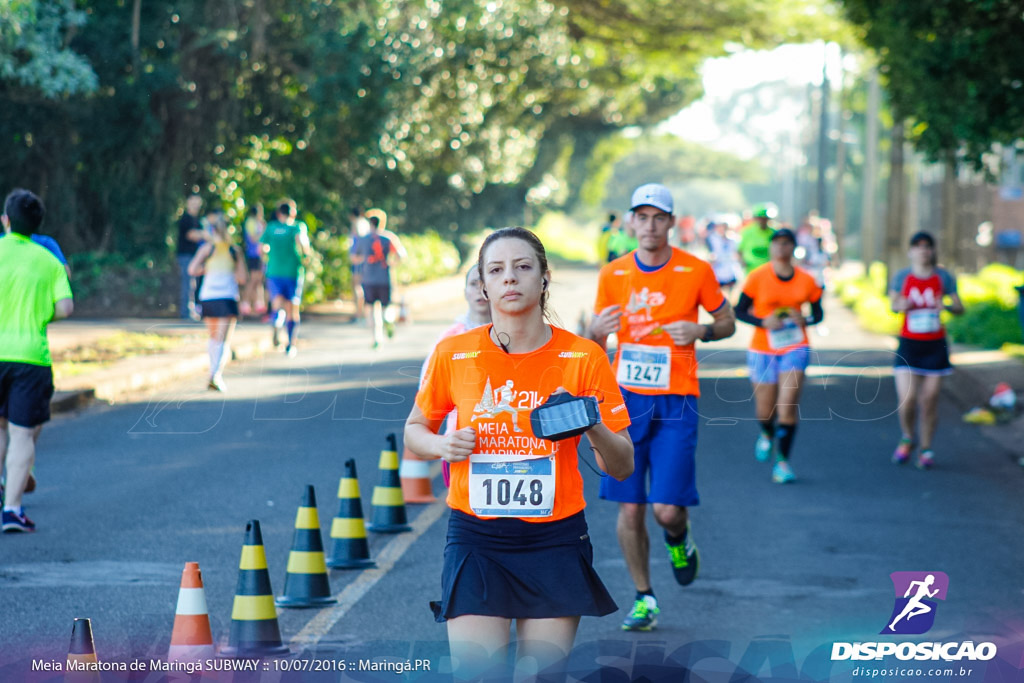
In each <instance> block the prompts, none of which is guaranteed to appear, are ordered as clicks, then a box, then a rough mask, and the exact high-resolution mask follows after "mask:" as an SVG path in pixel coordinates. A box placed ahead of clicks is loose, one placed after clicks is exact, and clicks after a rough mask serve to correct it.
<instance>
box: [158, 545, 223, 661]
mask: <svg viewBox="0 0 1024 683" xmlns="http://www.w3.org/2000/svg"><path fill="white" fill-rule="evenodd" d="M213 654H214V653H213V634H212V633H211V632H210V615H209V613H208V612H207V610H206V591H205V590H204V589H203V575H202V574H201V573H200V572H199V563H198V562H186V563H185V569H184V570H183V571H182V572H181V588H180V589H179V590H178V607H177V609H176V610H175V611H174V630H173V631H172V632H171V647H170V649H169V650H168V651H167V661H169V662H198V661H202V660H205V659H206V658H208V657H213Z"/></svg>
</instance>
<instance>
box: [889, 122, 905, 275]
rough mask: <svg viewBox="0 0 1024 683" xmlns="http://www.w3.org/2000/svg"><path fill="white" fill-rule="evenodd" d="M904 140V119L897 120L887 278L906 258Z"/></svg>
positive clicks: (892, 152) (892, 153)
mask: <svg viewBox="0 0 1024 683" xmlns="http://www.w3.org/2000/svg"><path fill="white" fill-rule="evenodd" d="M903 142H904V132H903V121H897V122H896V123H895V124H894V125H893V127H892V149H891V150H890V151H889V189H888V192H887V193H886V204H887V211H886V217H885V266H886V279H888V277H889V275H891V274H892V273H895V272H896V269H897V268H898V267H899V265H900V264H901V263H903V260H904V249H903V224H904V222H905V213H906V196H905V195H906V181H905V179H904V169H903Z"/></svg>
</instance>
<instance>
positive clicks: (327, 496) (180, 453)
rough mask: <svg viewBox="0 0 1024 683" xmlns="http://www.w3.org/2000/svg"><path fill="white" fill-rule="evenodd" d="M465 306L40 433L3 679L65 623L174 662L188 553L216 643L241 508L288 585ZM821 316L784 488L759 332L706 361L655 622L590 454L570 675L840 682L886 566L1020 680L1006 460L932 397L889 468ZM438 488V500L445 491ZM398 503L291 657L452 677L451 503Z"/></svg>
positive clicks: (309, 614) (575, 296) (947, 636)
mask: <svg viewBox="0 0 1024 683" xmlns="http://www.w3.org/2000/svg"><path fill="white" fill-rule="evenodd" d="M592 288H593V282H592V277H591V275H589V274H586V273H580V272H572V271H570V272H565V273H561V274H560V273H557V272H556V276H555V281H554V284H553V289H554V291H555V308H556V310H557V311H558V314H559V316H560V318H561V320H562V321H564V322H565V323H566V325H567V326H568V327H570V328H572V327H574V323H575V320H576V319H577V317H578V315H579V312H580V311H581V310H582V309H583V308H585V307H586V305H587V302H589V301H590V300H592V293H591V292H592ZM458 309H459V307H458V306H452V305H443V306H439V307H438V310H437V313H436V315H435V316H433V319H429V320H417V321H416V322H415V323H413V324H410V325H406V326H402V327H400V328H399V333H398V336H397V337H396V340H395V341H394V342H392V343H391V344H389V345H388V346H387V347H386V348H385V349H384V350H383V351H381V352H373V351H371V350H370V348H369V333H368V332H367V331H366V330H363V329H361V328H355V327H353V326H350V325H344V324H341V322H340V321H339V320H332V319H330V318H321V319H317V320H308V321H307V322H306V324H304V326H303V328H302V335H303V341H302V344H301V346H300V350H301V352H300V354H299V356H298V357H297V358H294V359H287V358H284V357H282V356H278V355H274V356H269V357H266V358H264V359H261V360H257V361H251V362H248V363H245V364H237V365H234V366H232V367H231V368H230V370H229V371H228V373H227V382H228V385H229V389H230V391H229V393H227V394H224V395H215V394H210V393H207V392H206V391H205V390H204V386H203V383H202V382H201V381H189V382H182V383H180V384H178V385H176V386H170V387H166V388H164V389H163V390H161V391H160V392H157V393H155V394H153V395H152V396H148V397H144V398H141V399H140V400H139V401H137V402H135V403H130V404H122V405H117V406H96V407H92V408H90V409H88V410H86V411H84V412H82V413H79V414H76V415H72V416H67V417H61V418H59V419H56V420H54V421H53V422H52V423H51V424H50V425H49V426H47V428H46V430H45V432H44V434H43V437H42V441H41V443H40V455H39V460H38V464H37V476H38V479H39V488H38V490H37V491H36V492H35V493H33V494H30V495H29V496H27V497H26V504H27V505H28V507H29V511H30V514H31V516H32V517H33V519H34V520H35V521H36V523H37V524H38V526H39V531H38V532H37V533H35V534H30V535H12V534H7V535H3V537H0V614H2V618H0V680H22V679H23V677H27V675H26V676H23V673H24V672H25V671H26V670H27V667H28V666H29V665H30V662H31V660H32V659H45V660H58V661H63V659H64V657H65V654H66V653H67V644H68V639H69V635H70V630H71V629H70V627H71V623H72V620H73V618H74V617H83V616H84V617H90V618H91V619H92V625H93V630H94V635H95V641H96V645H97V650H98V652H99V656H100V658H101V659H107V660H113V659H124V660H131V659H136V658H138V659H145V660H148V659H150V658H158V657H161V656H163V654H164V653H165V652H166V649H167V645H168V643H169V640H170V633H171V625H172V623H173V619H174V610H175V604H176V600H177V593H178V582H179V579H180V576H181V569H182V566H183V564H184V562H186V561H198V562H199V563H200V566H201V569H202V573H203V578H204V582H205V587H206V598H207V603H208V606H209V613H210V618H211V622H212V626H213V633H214V636H215V638H216V639H218V640H225V639H226V637H227V632H228V628H229V623H230V613H231V604H232V600H233V596H234V590H235V584H236V581H237V577H238V563H239V552H240V548H241V545H242V541H243V536H244V530H245V524H246V522H247V520H250V519H258V520H260V522H261V525H262V530H263V537H264V542H265V547H266V553H267V560H268V569H269V573H270V577H271V581H272V584H273V587H274V589H275V591H277V592H278V593H280V592H281V590H282V589H283V586H284V576H285V565H286V562H287V557H288V552H289V549H290V546H291V539H292V532H293V524H294V520H295V510H296V507H297V505H298V503H299V500H300V496H301V494H302V490H303V487H304V486H305V485H306V484H313V485H314V486H315V487H316V492H317V496H318V501H319V514H320V521H321V526H322V527H323V529H324V535H325V543H326V544H327V545H328V548H329V547H330V543H329V540H327V539H326V534H327V533H328V532H329V528H330V519H331V517H333V516H334V514H335V512H336V510H337V500H336V498H335V495H336V491H337V486H338V481H339V478H340V477H341V475H342V473H343V462H344V461H345V460H346V459H348V458H354V459H355V460H356V462H357V466H358V470H359V482H360V489H361V493H362V498H363V505H364V510H365V512H366V514H367V515H369V509H370V507H369V497H370V492H371V491H372V488H373V486H374V484H375V483H376V482H377V478H378V473H377V469H376V468H377V460H378V455H379V451H380V450H381V448H382V447H383V446H384V443H385V436H386V435H387V434H388V433H390V432H395V433H398V434H399V435H401V430H402V425H403V422H404V419H405V417H406V415H407V414H408V412H409V409H410V406H411V402H412V400H413V396H414V393H415V388H416V381H417V376H418V373H419V367H420V363H421V362H422V359H423V357H424V356H425V354H426V353H427V352H428V350H429V348H430V345H431V344H432V342H433V340H434V339H435V338H436V337H437V334H438V333H439V331H440V330H441V329H442V328H443V327H445V326H446V325H447V322H448V321H449V320H450V319H451V317H453V315H454V314H455V313H456V312H457V311H458ZM829 313H830V312H829V311H826V314H827V316H828V318H827V323H828V325H829V328H828V332H829V334H828V335H827V336H820V335H818V336H816V338H815V340H814V342H813V343H814V344H815V346H816V348H817V349H818V357H817V364H816V366H817V367H816V370H815V371H814V373H813V377H812V378H811V379H810V380H809V381H808V385H807V387H806V389H805V392H804V396H803V400H802V403H801V415H802V422H801V425H800V430H799V434H798V437H797V442H796V447H795V452H794V455H793V464H794V468H795V470H796V472H797V474H798V476H799V480H798V481H797V482H796V483H794V484H792V485H788V486H778V485H775V484H773V483H772V482H771V479H770V472H769V466H768V465H766V464H761V463H758V462H756V461H755V460H754V458H753V444H754V439H755V437H756V434H757V427H756V423H755V422H754V421H753V419H752V418H753V406H752V403H751V400H750V399H751V391H750V386H749V383H748V380H747V379H746V377H745V374H744V372H743V368H744V365H745V361H744V358H745V355H744V352H743V348H744V344H745V340H746V338H747V337H746V334H747V333H748V332H747V331H745V330H744V331H742V332H741V333H740V334H738V335H737V337H736V338H734V339H732V340H729V341H727V342H721V343H719V344H716V345H709V346H706V347H703V348H702V350H701V359H702V368H703V370H704V373H703V374H704V378H703V380H702V385H701V390H702V393H703V396H702V398H701V401H700V412H701V414H702V416H703V418H704V419H703V421H702V424H701V432H700V445H699V449H698V463H699V464H698V472H699V484H700V491H701V496H702V505H701V506H700V507H699V508H696V509H694V510H693V512H692V519H693V533H694V537H695V539H696V540H697V543H698V545H699V547H700V550H701V554H702V558H703V564H702V569H701V573H700V577H699V578H698V580H697V581H696V582H695V583H694V584H693V585H692V586H690V587H688V588H680V587H679V586H677V585H675V583H674V582H673V580H672V576H671V571H670V568H669V563H668V559H667V556H666V555H665V554H664V552H663V550H662V549H661V539H660V531H658V530H656V527H654V525H653V521H652V522H651V530H652V537H653V542H652V547H653V560H652V574H653V583H654V589H655V591H656V593H657V595H658V597H659V599H660V602H661V606H662V614H661V617H660V623H659V627H658V628H657V629H656V630H655V631H654V632H652V633H646V634H632V633H624V632H622V631H621V630H620V629H619V623H620V622H621V619H622V618H623V617H624V616H625V613H626V611H628V608H629V607H630V605H631V602H632V599H633V589H632V585H631V583H630V580H629V577H628V574H627V572H626V568H625V564H624V562H623V560H622V558H621V554H620V552H619V549H618V545H617V542H616V539H615V515H616V509H615V506H614V505H612V504H611V503H607V502H604V501H600V500H599V499H598V497H597V486H598V476H597V475H596V474H595V473H594V472H593V471H591V470H590V469H589V468H588V467H586V466H583V476H584V480H585V482H586V495H587V499H588V501H589V503H590V504H589V507H588V508H587V517H588V521H589V525H590V530H591V536H592V540H593V544H594V547H595V565H596V567H597V570H598V572H599V574H600V575H601V576H602V578H603V579H604V581H605V583H606V584H607V585H608V587H609V589H610V590H611V592H612V594H613V596H614V598H615V599H616V601H617V602H618V604H619V606H620V610H619V612H618V613H616V614H614V615H611V616H608V617H605V618H602V619H594V618H585V619H584V620H583V621H582V624H581V627H580V631H579V635H578V637H577V652H576V655H575V656H574V659H573V662H572V668H573V670H574V671H578V672H581V673H579V677H580V678H583V677H584V675H585V672H588V671H593V670H596V669H599V668H603V670H604V671H605V674H604V675H605V678H603V679H602V680H638V679H639V678H640V677H641V676H646V677H647V678H649V679H650V680H659V679H660V678H662V677H665V678H667V679H675V680H680V676H681V671H682V669H681V666H682V664H685V663H686V662H687V661H690V662H692V661H694V660H698V659H699V660H701V662H702V663H701V664H700V667H703V669H701V671H703V673H702V674H701V676H700V677H701V678H702V679H704V680H709V681H711V680H723V681H726V680H730V678H731V677H732V676H733V675H734V673H735V671H736V666H737V665H740V664H742V669H743V670H744V671H745V672H746V673H747V674H758V673H759V672H760V673H761V674H762V675H764V676H768V677H772V678H775V679H780V680H781V679H788V678H790V677H793V678H795V677H796V676H797V674H798V673H800V672H801V670H802V671H803V673H804V674H805V675H806V676H808V677H810V678H818V679H820V680H824V679H828V678H830V673H829V668H828V666H829V662H828V661H827V660H828V653H827V652H824V651H823V650H822V649H821V648H826V649H827V648H829V647H831V644H832V643H833V642H835V641H850V642H852V641H866V640H877V639H880V638H879V636H878V634H879V632H880V631H881V629H882V628H883V627H884V626H885V624H886V622H887V619H888V617H889V616H890V612H891V611H892V609H893V600H894V597H895V596H894V589H893V584H892V582H891V581H890V578H889V574H890V573H891V572H895V571H940V572H945V573H946V574H947V575H948V576H949V580H950V587H949V593H948V595H947V599H946V600H945V601H943V602H942V603H941V605H940V607H939V610H938V613H937V616H936V621H935V625H934V627H933V628H932V629H931V631H930V632H929V633H928V635H927V638H928V639H931V640H967V639H973V640H975V641H979V640H986V641H992V642H995V643H997V645H999V646H1000V648H1001V650H1000V653H1001V654H1000V657H999V661H1002V660H1003V659H1014V658H1016V659H1015V666H1016V669H1015V670H1013V669H1012V667H1011V671H1012V673H1011V676H1010V677H1009V678H1003V679H1002V680H1016V679H1014V678H1012V676H1018V677H1019V675H1020V667H1021V660H1020V652H1021V643H1022V642H1024V571H1022V567H1024V544H1022V543H1021V542H1020V539H1021V529H1022V528H1024V514H1022V504H1021V500H1022V497H1021V486H1022V483H1024V482H1022V480H1021V474H1020V470H1019V468H1017V467H1016V466H1015V465H1014V464H1013V462H1012V461H1011V459H1010V458H1008V457H1006V455H1007V454H1006V453H1005V452H1004V451H1002V450H1000V449H999V448H998V447H996V446H995V445H994V444H991V443H989V442H987V441H985V440H984V439H983V437H982V436H981V435H980V432H979V431H978V430H977V429H976V428H975V427H972V426H970V425H964V424H962V423H961V422H960V420H959V414H958V413H957V412H956V410H955V409H954V408H953V406H952V405H951V404H950V403H948V402H946V401H945V399H944V401H943V404H942V409H941V418H942V423H941V426H940V439H939V443H938V460H939V465H938V467H936V469H935V470H933V471H930V472H919V471H917V470H915V469H913V468H912V467H896V466H894V465H892V464H890V462H889V460H888V458H889V454H890V453H891V449H892V447H893V446H894V444H895V439H896V438H898V436H899V430H898V426H897V423H896V417H895V414H894V411H895V409H896V398H895V391H894V388H893V385H892V379H891V377H890V376H889V375H888V373H887V369H886V366H887V365H888V353H889V350H888V348H886V346H885V344H884V343H882V342H880V341H879V340H878V339H877V338H874V337H870V336H869V335H865V334H863V333H860V332H859V331H857V330H856V328H855V327H854V326H853V325H852V323H851V321H850V320H849V317H848V316H845V315H843V314H842V313H840V312H836V311H834V310H833V311H831V315H828V314H829ZM583 451H584V452H587V453H589V451H586V449H583ZM584 459H589V458H586V457H585V458H584ZM434 487H435V492H440V491H441V488H442V484H441V482H440V479H439V478H438V479H436V480H435V482H434ZM408 512H409V516H410V518H411V519H412V520H413V522H414V527H415V530H414V532H411V533H406V534H398V535H380V534H371V535H370V546H371V554H372V555H373V556H374V557H375V558H376V559H378V561H379V564H380V565H381V566H380V568H378V569H377V570H374V571H364V572H359V571H347V572H342V571H332V572H331V574H330V580H331V588H332V591H333V592H334V593H336V594H340V595H341V597H342V603H341V605H340V606H338V607H335V608H330V609H327V610H324V611H323V612H320V611H318V610H281V611H280V616H279V621H280V625H281V631H282V634H283V636H284V640H285V641H286V642H287V643H290V644H292V645H293V646H294V649H296V650H298V651H301V652H302V653H303V654H302V655H301V656H300V657H299V659H302V658H306V659H310V658H320V657H322V658H331V659H334V660H345V659H346V658H349V657H377V658H380V657H393V658H395V661H402V660H413V659H415V658H421V657H422V658H426V659H429V660H431V662H432V666H433V670H434V671H435V672H436V671H437V670H438V669H439V668H441V669H443V667H444V666H445V662H444V655H445V654H446V642H445V638H446V633H445V629H444V626H443V625H442V624H436V623H434V621H433V619H432V616H431V615H430V613H429V611H428V608H427V602H428V601H429V600H431V599H436V598H437V597H438V596H439V593H440V568H441V553H442V549H443V546H444V535H445V520H446V513H445V509H444V508H443V505H442V504H437V505H434V506H408ZM823 652H824V655H823ZM759 653H760V654H759ZM765 653H769V654H765ZM702 658H703V659H702ZM835 666H836V668H835V669H833V670H832V673H831V679H832V680H841V678H837V676H839V675H840V672H843V671H845V672H849V669H850V668H851V667H852V666H853V663H850V662H843V663H836V665H835ZM978 666H984V664H979V665H978ZM988 666H989V667H992V666H994V664H992V663H990V664H989V665H988ZM694 670H695V671H696V670H697V667H695V669H694ZM609 672H611V673H609ZM980 675H981V674H980V673H978V674H975V676H974V678H973V679H969V680H978V679H979V678H980ZM339 676H340V675H339V674H338V673H331V674H322V675H312V674H303V675H302V676H301V677H296V676H295V675H291V677H289V676H288V675H286V676H285V677H284V679H283V680H299V679H300V678H301V680H337V679H338V678H339ZM362 676H363V678H362V680H395V676H394V674H387V675H384V674H377V676H383V677H380V678H373V674H369V673H367V674H362ZM367 676H369V677H367ZM843 676H845V679H848V678H849V677H850V674H849V673H845V674H843ZM407 678H416V674H410V675H409V676H407ZM279 679H281V678H280V676H279V675H278V677H277V678H274V677H271V678H267V680H279ZM104 680H107V679H104ZM115 680H117V679H116V678H115ZM139 680H142V679H139ZM588 680H597V679H593V678H590V679H588ZM950 680H952V679H950Z"/></svg>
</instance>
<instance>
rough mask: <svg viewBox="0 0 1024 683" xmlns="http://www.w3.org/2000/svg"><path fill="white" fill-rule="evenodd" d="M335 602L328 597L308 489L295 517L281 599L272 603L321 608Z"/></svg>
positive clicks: (316, 520)
mask: <svg viewBox="0 0 1024 683" xmlns="http://www.w3.org/2000/svg"><path fill="white" fill-rule="evenodd" d="M336 602H337V600H335V599H334V598H332V597H331V586H330V584H329V582H328V580H327V564H326V563H325V562H324V543H323V540H322V539H321V538H320V515H319V514H318V513H317V511H316V492H315V491H314V490H313V487H312V486H308V485H307V486H306V492H305V493H304V494H302V504H301V505H299V512H298V513H297V514H296V515H295V535H294V536H293V537H292V551H291V553H289V554H288V571H287V573H286V574H285V577H284V595H282V596H281V597H279V598H277V599H276V600H274V603H275V604H277V605H278V606H279V607H320V606H321V605H331V604H333V603H336Z"/></svg>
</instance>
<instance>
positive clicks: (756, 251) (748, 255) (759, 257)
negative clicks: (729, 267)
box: [739, 203, 779, 273]
mask: <svg viewBox="0 0 1024 683" xmlns="http://www.w3.org/2000/svg"><path fill="white" fill-rule="evenodd" d="M778 213H779V210H778V209H777V208H775V205H774V204H771V203H768V204H758V205H757V206H755V207H754V222H753V223H751V224H750V225H748V226H747V227H746V228H744V229H743V232H742V233H740V247H739V252H740V260H741V261H742V262H743V267H744V268H745V269H746V271H747V272H748V273H749V272H750V271H752V270H753V269H754V268H757V267H758V266H761V265H764V264H765V263H768V261H769V260H771V257H770V256H769V254H768V245H769V244H770V243H771V241H772V235H774V234H775V230H774V229H773V228H772V227H771V226H770V225H769V221H771V219H773V218H775V217H776V216H777V215H778Z"/></svg>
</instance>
